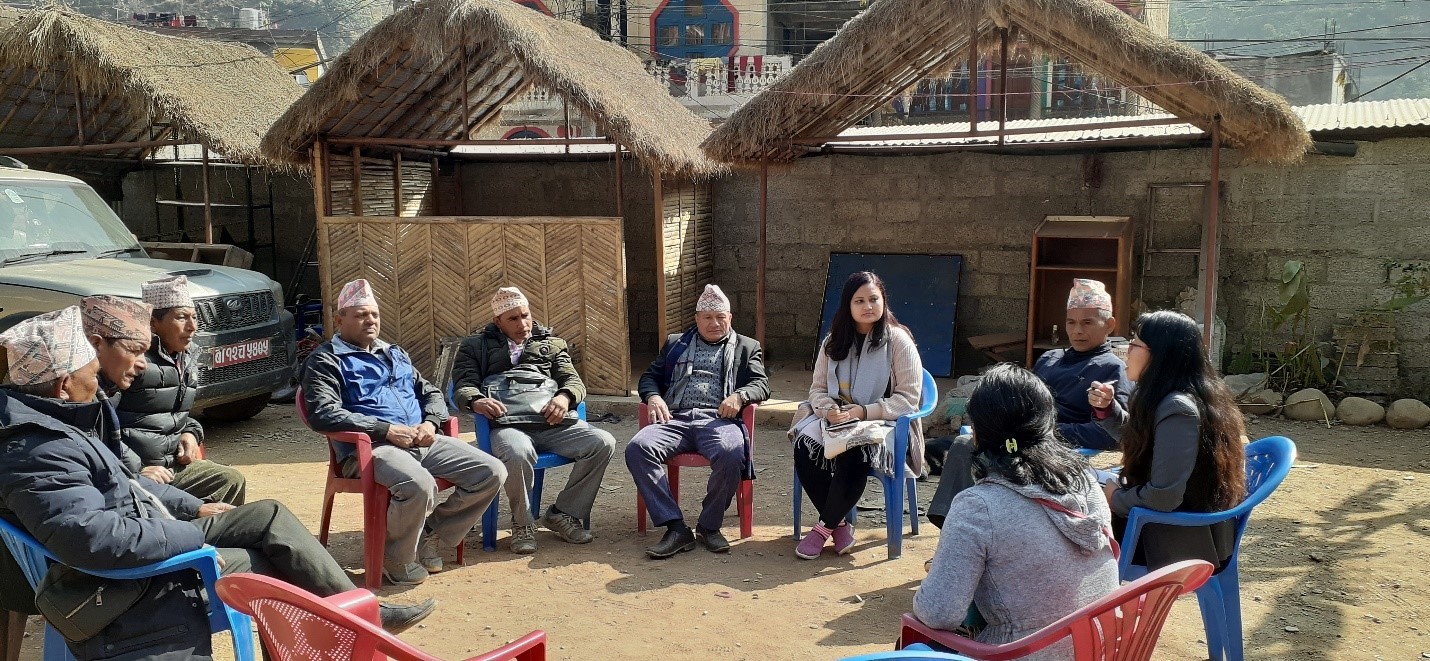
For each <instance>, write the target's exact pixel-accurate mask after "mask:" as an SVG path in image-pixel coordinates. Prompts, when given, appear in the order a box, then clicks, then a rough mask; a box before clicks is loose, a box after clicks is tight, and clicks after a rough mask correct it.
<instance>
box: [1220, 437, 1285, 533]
mask: <svg viewBox="0 0 1430 661" xmlns="http://www.w3.org/2000/svg"><path fill="white" fill-rule="evenodd" d="M1294 463H1296V444H1295V443H1292V442H1291V439H1289V438H1286V437H1285V436H1268V437H1266V438H1263V439H1260V440H1257V441H1254V442H1252V443H1251V444H1249V445H1247V446H1246V500H1244V501H1242V502H1241V504H1240V505H1237V506H1236V507H1235V508H1233V509H1232V510H1231V512H1236V513H1238V514H1240V513H1242V512H1250V511H1251V508H1253V507H1256V506H1257V505H1260V504H1261V503H1262V501H1264V500H1266V499H1267V498H1268V497H1270V496H1271V493H1272V492H1273V491H1276V487H1279V486H1281V481H1282V480H1285V479H1286V475H1287V474H1289V473H1290V472H1291V465H1292V464H1294Z"/></svg>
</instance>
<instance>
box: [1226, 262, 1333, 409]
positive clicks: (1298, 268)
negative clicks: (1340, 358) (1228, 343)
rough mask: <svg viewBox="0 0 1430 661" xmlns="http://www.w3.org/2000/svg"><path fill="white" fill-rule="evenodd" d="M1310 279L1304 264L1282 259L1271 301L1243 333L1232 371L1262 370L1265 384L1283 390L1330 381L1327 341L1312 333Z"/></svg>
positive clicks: (1314, 385)
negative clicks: (1265, 377)
mask: <svg viewBox="0 0 1430 661" xmlns="http://www.w3.org/2000/svg"><path fill="white" fill-rule="evenodd" d="M1310 309H1311V296H1310V283H1309V281H1308V280H1307V278H1306V265H1305V264H1304V263H1302V262H1300V261H1298V260H1290V261H1287V262H1286V265H1285V267H1284V268H1282V271H1281V281H1280V283H1278V285H1277V288H1276V302H1275V304H1271V303H1268V302H1264V301H1263V302H1262V304H1261V314H1260V316H1259V318H1258V319H1257V320H1256V324H1255V326H1254V327H1253V328H1252V329H1251V330H1250V331H1249V333H1250V334H1251V336H1250V337H1247V334H1246V333H1243V335H1242V343H1241V346H1240V347H1239V349H1238V351H1236V353H1235V355H1233V356H1232V359H1231V362H1230V364H1229V366H1228V367H1229V370H1228V371H1229V372H1230V373H1232V374H1247V373H1254V372H1265V373H1266V375H1267V386H1268V387H1270V388H1273V389H1275V390H1279V391H1282V392H1286V391H1290V390H1298V389H1300V388H1323V387H1325V386H1327V385H1329V384H1331V383H1334V378H1335V377H1332V376H1328V374H1327V369H1328V368H1329V367H1330V365H1331V359H1330V358H1329V356H1330V355H1332V353H1333V350H1332V348H1331V345H1330V343H1328V342H1321V341H1317V340H1316V339H1315V338H1313V337H1312V335H1311V319H1310V315H1309V314H1308V313H1309V312H1310Z"/></svg>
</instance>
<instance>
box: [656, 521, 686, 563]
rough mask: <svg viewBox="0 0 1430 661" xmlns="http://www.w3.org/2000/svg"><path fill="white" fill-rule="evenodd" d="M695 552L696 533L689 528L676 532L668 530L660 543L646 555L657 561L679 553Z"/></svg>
mask: <svg viewBox="0 0 1430 661" xmlns="http://www.w3.org/2000/svg"><path fill="white" fill-rule="evenodd" d="M694 550H695V532H694V531H692V530H691V529H689V528H686V529H685V530H682V531H679V532H676V531H674V530H666V531H665V536H664V537H661V538H660V543H659V544H656V545H655V546H652V547H650V548H648V549H646V550H645V554H646V555H648V556H650V557H652V558H655V559H657V560H659V559H662V558H669V557H670V556H672V555H675V554H677V553H684V552H686V551H694Z"/></svg>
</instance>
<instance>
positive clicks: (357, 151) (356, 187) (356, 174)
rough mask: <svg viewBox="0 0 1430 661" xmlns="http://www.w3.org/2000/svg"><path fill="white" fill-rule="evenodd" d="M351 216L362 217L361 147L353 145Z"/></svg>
mask: <svg viewBox="0 0 1430 661" xmlns="http://www.w3.org/2000/svg"><path fill="white" fill-rule="evenodd" d="M352 175H353V215H354V216H361V215H362V147H359V146H357V145H353V167H352Z"/></svg>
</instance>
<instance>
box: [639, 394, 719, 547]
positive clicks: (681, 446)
mask: <svg viewBox="0 0 1430 661" xmlns="http://www.w3.org/2000/svg"><path fill="white" fill-rule="evenodd" d="M713 413H714V412H713V411H705V410H701V411H694V412H691V411H682V412H678V413H676V414H675V416H674V419H672V420H671V421H670V422H667V423H665V424H659V425H646V426H645V427H643V428H641V430H640V431H639V432H636V435H635V438H632V439H631V442H630V444H629V445H627V446H626V468H627V469H628V470H630V472H631V478H633V479H634V480H635V483H636V490H637V491H640V494H641V497H643V498H645V506H646V510H647V511H648V512H650V520H651V523H654V524H655V525H657V526H663V525H667V524H669V523H672V522H674V521H680V520H682V519H683V518H684V517H683V516H682V515H681V513H680V505H678V504H676V502H675V497H674V496H673V495H672V494H671V493H670V478H669V476H668V475H667V473H666V471H665V462H666V460H668V459H670V458H671V457H674V456H675V455H677V454H680V453H682V452H699V453H700V455H701V456H702V457H705V458H706V459H709V460H710V482H709V483H708V484H707V485H706V487H705V500H704V501H703V502H702V505H701V509H700V519H699V526H700V527H701V528H702V529H704V530H712V531H713V530H719V529H720V525H721V523H723V522H724V520H725V510H727V509H729V508H730V501H731V500H732V499H733V498H734V497H735V492H736V491H737V490H739V488H740V480H741V479H742V478H743V475H742V471H743V470H744V468H745V430H744V429H743V428H741V427H740V421H739V420H730V419H726V418H720V417H716V416H714V415H712V414H713Z"/></svg>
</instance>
